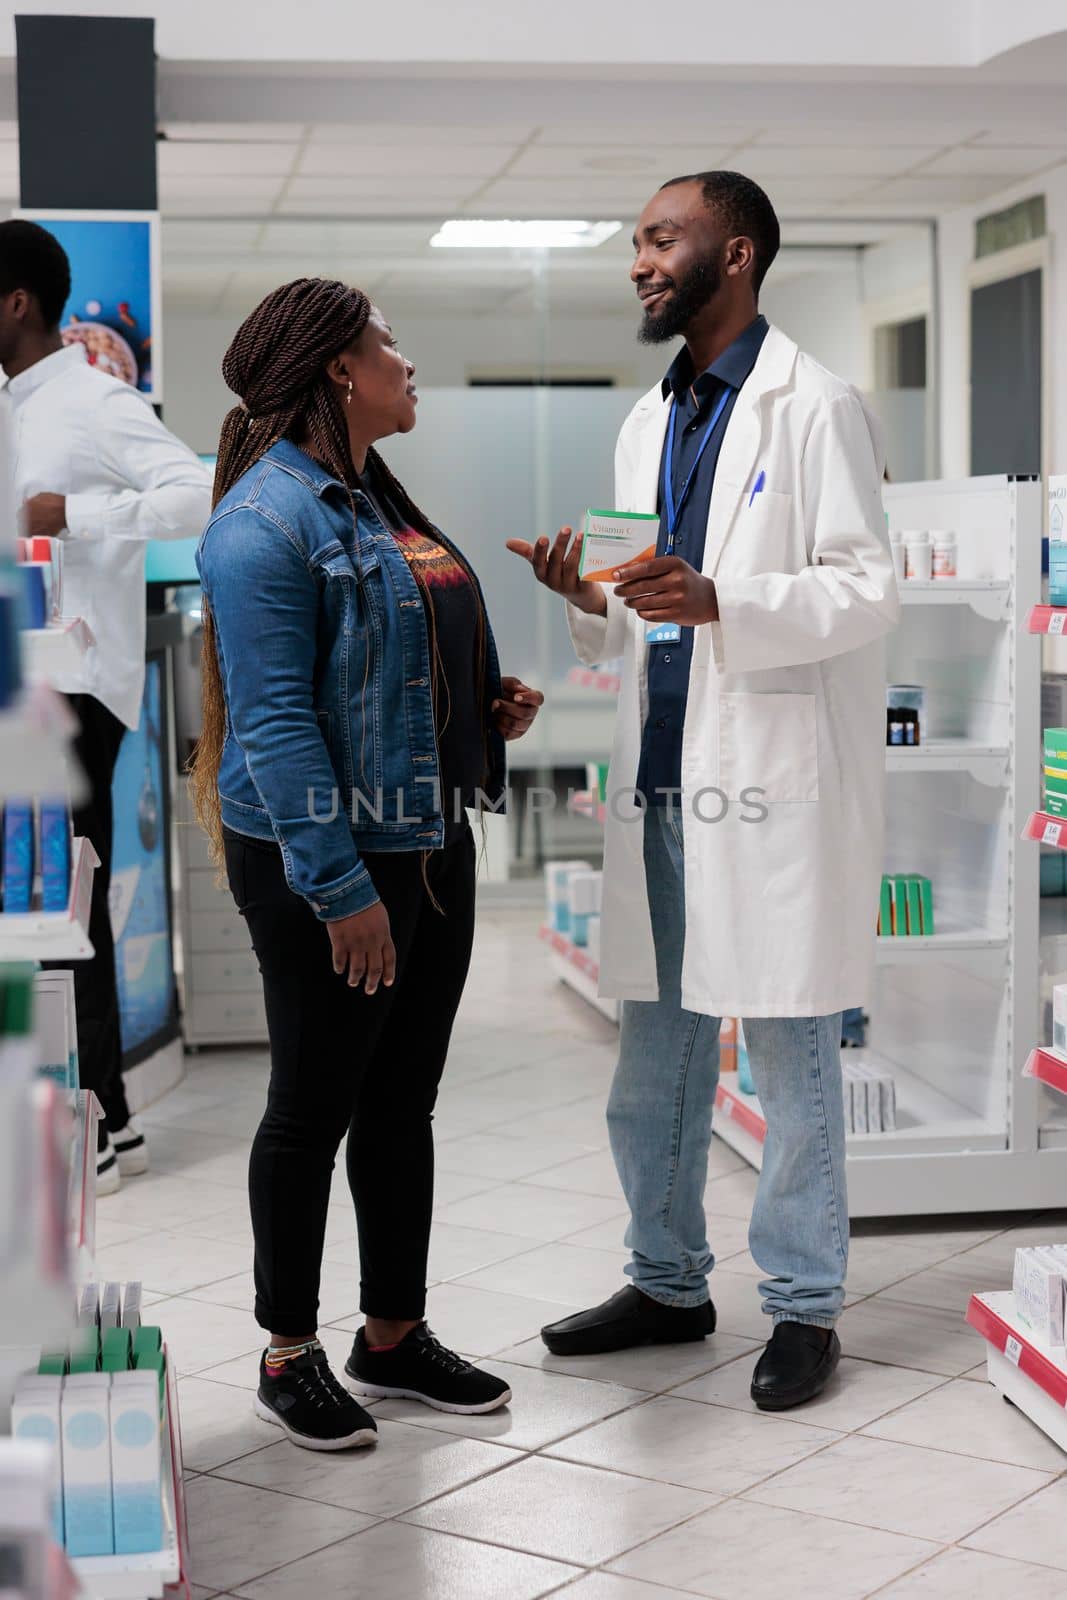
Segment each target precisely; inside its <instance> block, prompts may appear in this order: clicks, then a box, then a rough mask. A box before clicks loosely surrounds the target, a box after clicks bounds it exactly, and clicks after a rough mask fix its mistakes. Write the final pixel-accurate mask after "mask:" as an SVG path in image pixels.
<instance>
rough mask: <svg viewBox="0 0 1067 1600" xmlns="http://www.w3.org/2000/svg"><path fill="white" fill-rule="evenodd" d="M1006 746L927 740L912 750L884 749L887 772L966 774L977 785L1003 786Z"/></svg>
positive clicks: (971, 741)
mask: <svg viewBox="0 0 1067 1600" xmlns="http://www.w3.org/2000/svg"><path fill="white" fill-rule="evenodd" d="M1010 754H1011V752H1010V751H1009V749H1008V746H1007V745H999V744H986V743H984V742H983V741H982V740H980V739H927V740H926V742H925V743H924V744H921V745H916V746H915V748H914V749H911V748H905V749H901V748H900V746H899V745H892V746H887V748H886V753H885V766H886V771H887V772H968V773H970V775H971V777H972V778H975V779H977V781H978V782H979V783H985V784H991V785H992V784H1003V783H1006V782H1007V779H1008V776H1009V765H1008V763H1009V758H1010Z"/></svg>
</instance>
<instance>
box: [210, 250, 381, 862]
mask: <svg viewBox="0 0 1067 1600" xmlns="http://www.w3.org/2000/svg"><path fill="white" fill-rule="evenodd" d="M370 313H371V304H370V301H369V300H368V299H367V296H366V295H365V294H363V292H362V291H361V290H359V289H352V288H349V286H348V285H347V284H344V283H337V282H334V281H331V280H329V279H326V278H297V279H295V281H294V282H292V283H286V284H283V285H282V287H281V288H280V289H275V290H274V292H273V293H272V294H269V295H268V296H267V298H266V299H265V300H263V301H261V302H260V304H259V305H258V306H257V307H256V309H255V310H254V311H253V312H252V313H251V315H250V316H248V317H246V318H245V320H244V322H242V324H241V326H240V327H239V328H238V330H237V332H236V334H235V335H234V338H233V342H232V343H231V345H230V348H229V349H228V350H227V352H226V355H225V357H224V359H223V363H222V375H223V377H224V378H225V379H226V383H227V385H228V386H229V388H231V389H232V390H233V392H234V393H235V394H236V395H237V396H238V397H239V399H240V401H241V404H240V405H237V406H234V408H233V410H232V411H229V412H228V413H227V415H226V417H225V420H224V421H223V424H222V432H221V434H220V436H219V454H218V462H217V465H216V467H215V484H214V490H213V498H212V504H213V505H218V503H219V501H220V500H221V499H222V498H223V496H224V495H226V494H228V493H229V491H230V490H231V489H232V488H233V486H234V484H235V483H236V482H237V481H238V479H239V478H241V477H243V475H244V474H245V473H246V472H247V471H248V470H249V468H250V467H254V466H255V464H256V462H257V461H258V460H259V459H260V458H261V457H262V456H264V455H265V454H266V453H267V451H268V450H269V449H270V447H271V445H272V444H274V443H275V442H276V441H277V440H278V439H290V438H293V437H294V436H297V437H299V438H300V439H302V440H303V439H308V440H309V441H310V443H311V446H312V448H313V449H314V451H315V454H316V455H317V456H318V457H319V459H320V460H321V461H322V462H323V463H324V464H325V466H327V467H328V468H329V470H330V471H331V472H332V473H333V474H334V475H335V477H337V478H338V479H339V480H340V481H341V482H342V483H343V484H345V485H346V486H347V487H348V490H349V495H350V496H351V493H352V484H353V483H354V482H355V480H356V476H357V474H356V468H355V464H354V462H353V460H352V450H351V446H350V444H349V439H348V427H347V425H346V423H345V418H344V413H343V411H342V410H341V405H340V402H339V401H338V399H337V395H336V393H335V390H334V387H333V385H332V384H331V383H330V381H329V379H328V378H327V377H326V371H325V368H326V363H327V361H329V360H330V358H331V357H332V356H336V355H339V354H340V352H341V351H342V350H346V349H347V348H348V346H349V345H350V344H352V343H353V341H354V340H355V339H357V338H358V337H359V335H360V334H361V333H362V332H363V329H364V328H365V327H366V325H367V322H368V320H369V318H370ZM355 515H356V506H355V501H354V500H353V501H352V517H353V521H355ZM203 622H204V632H203V646H202V651H201V679H202V690H203V731H202V732H201V735H200V739H199V741H198V743H197V747H196V751H195V753H194V755H193V757H192V760H191V761H190V763H189V772H190V789H191V793H192V801H193V809H194V812H195V815H196V819H197V821H198V822H199V824H200V826H201V827H202V828H203V829H204V831H205V833H206V834H207V835H208V837H209V839H210V841H211V846H212V853H213V855H214V858H215V861H216V864H217V865H219V866H221V865H222V859H223V850H222V810H221V805H220V801H219V789H218V776H219V765H220V763H221V761H222V748H223V745H224V743H225V741H226V697H225V692H224V689H223V682H222V673H221V670H220V668H219V657H218V648H217V645H216V640H215V626H214V622H213V620H212V617H211V609H210V607H209V605H208V604H207V602H206V600H205V602H204V607H203Z"/></svg>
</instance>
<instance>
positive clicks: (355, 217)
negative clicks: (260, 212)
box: [274, 191, 457, 231]
mask: <svg viewBox="0 0 1067 1600" xmlns="http://www.w3.org/2000/svg"><path fill="white" fill-rule="evenodd" d="M274 209H275V213H276V215H277V216H280V217H301V216H303V217H331V218H333V217H337V216H338V215H339V214H340V215H341V216H342V217H343V218H344V220H345V221H347V222H357V221H360V220H362V221H364V222H373V221H374V220H376V219H377V218H378V217H427V218H431V219H432V220H433V226H434V230H435V231H436V227H437V226H438V225H439V222H440V221H442V220H444V218H445V217H446V216H448V215H451V214H452V213H453V212H454V211H455V210H456V209H457V208H456V207H455V206H454V205H445V204H442V202H441V201H440V200H439V199H437V198H435V197H433V196H431V195H420V194H413V195H412V196H410V197H405V198H403V199H400V198H397V196H396V193H395V191H394V193H393V195H392V197H391V198H386V197H384V196H378V197H374V196H366V197H363V198H360V199H356V198H355V197H347V198H345V199H340V200H339V199H338V198H337V197H336V196H334V195H328V194H327V195H323V196H321V197H319V198H316V197H314V196H309V195H292V194H288V195H287V196H286V198H285V199H284V200H279V201H278V203H277V205H276V206H275V208H274Z"/></svg>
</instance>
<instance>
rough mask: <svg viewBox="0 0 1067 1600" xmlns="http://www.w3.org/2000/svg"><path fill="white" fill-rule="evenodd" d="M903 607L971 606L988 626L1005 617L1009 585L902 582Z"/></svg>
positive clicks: (958, 580)
mask: <svg viewBox="0 0 1067 1600" xmlns="http://www.w3.org/2000/svg"><path fill="white" fill-rule="evenodd" d="M898 587H899V591H900V600H901V604H902V605H906V606H947V605H957V606H960V605H962V606H970V608H971V610H972V611H975V612H977V614H978V615H979V616H980V617H985V619H986V620H987V621H988V622H1003V621H1005V620H1006V619H1007V616H1008V605H1009V603H1010V599H1011V584H1010V583H1009V582H1008V580H1007V579H1005V578H930V579H923V578H905V580H904V582H903V583H901V584H900V585H899V586H898Z"/></svg>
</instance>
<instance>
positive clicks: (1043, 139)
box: [970, 122, 1050, 146]
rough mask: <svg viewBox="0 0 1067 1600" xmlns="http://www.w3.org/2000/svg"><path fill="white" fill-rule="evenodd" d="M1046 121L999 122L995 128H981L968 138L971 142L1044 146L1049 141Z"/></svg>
mask: <svg viewBox="0 0 1067 1600" xmlns="http://www.w3.org/2000/svg"><path fill="white" fill-rule="evenodd" d="M1049 137H1050V129H1049V126H1048V124H1047V123H1043V122H1034V123H1018V122H1001V123H998V125H997V126H996V127H995V128H983V129H982V131H981V132H980V133H976V134H975V135H974V136H973V137H972V138H971V140H970V143H971V144H993V145H1001V146H1005V145H1032V146H1044V145H1047V144H1048V142H1049Z"/></svg>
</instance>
